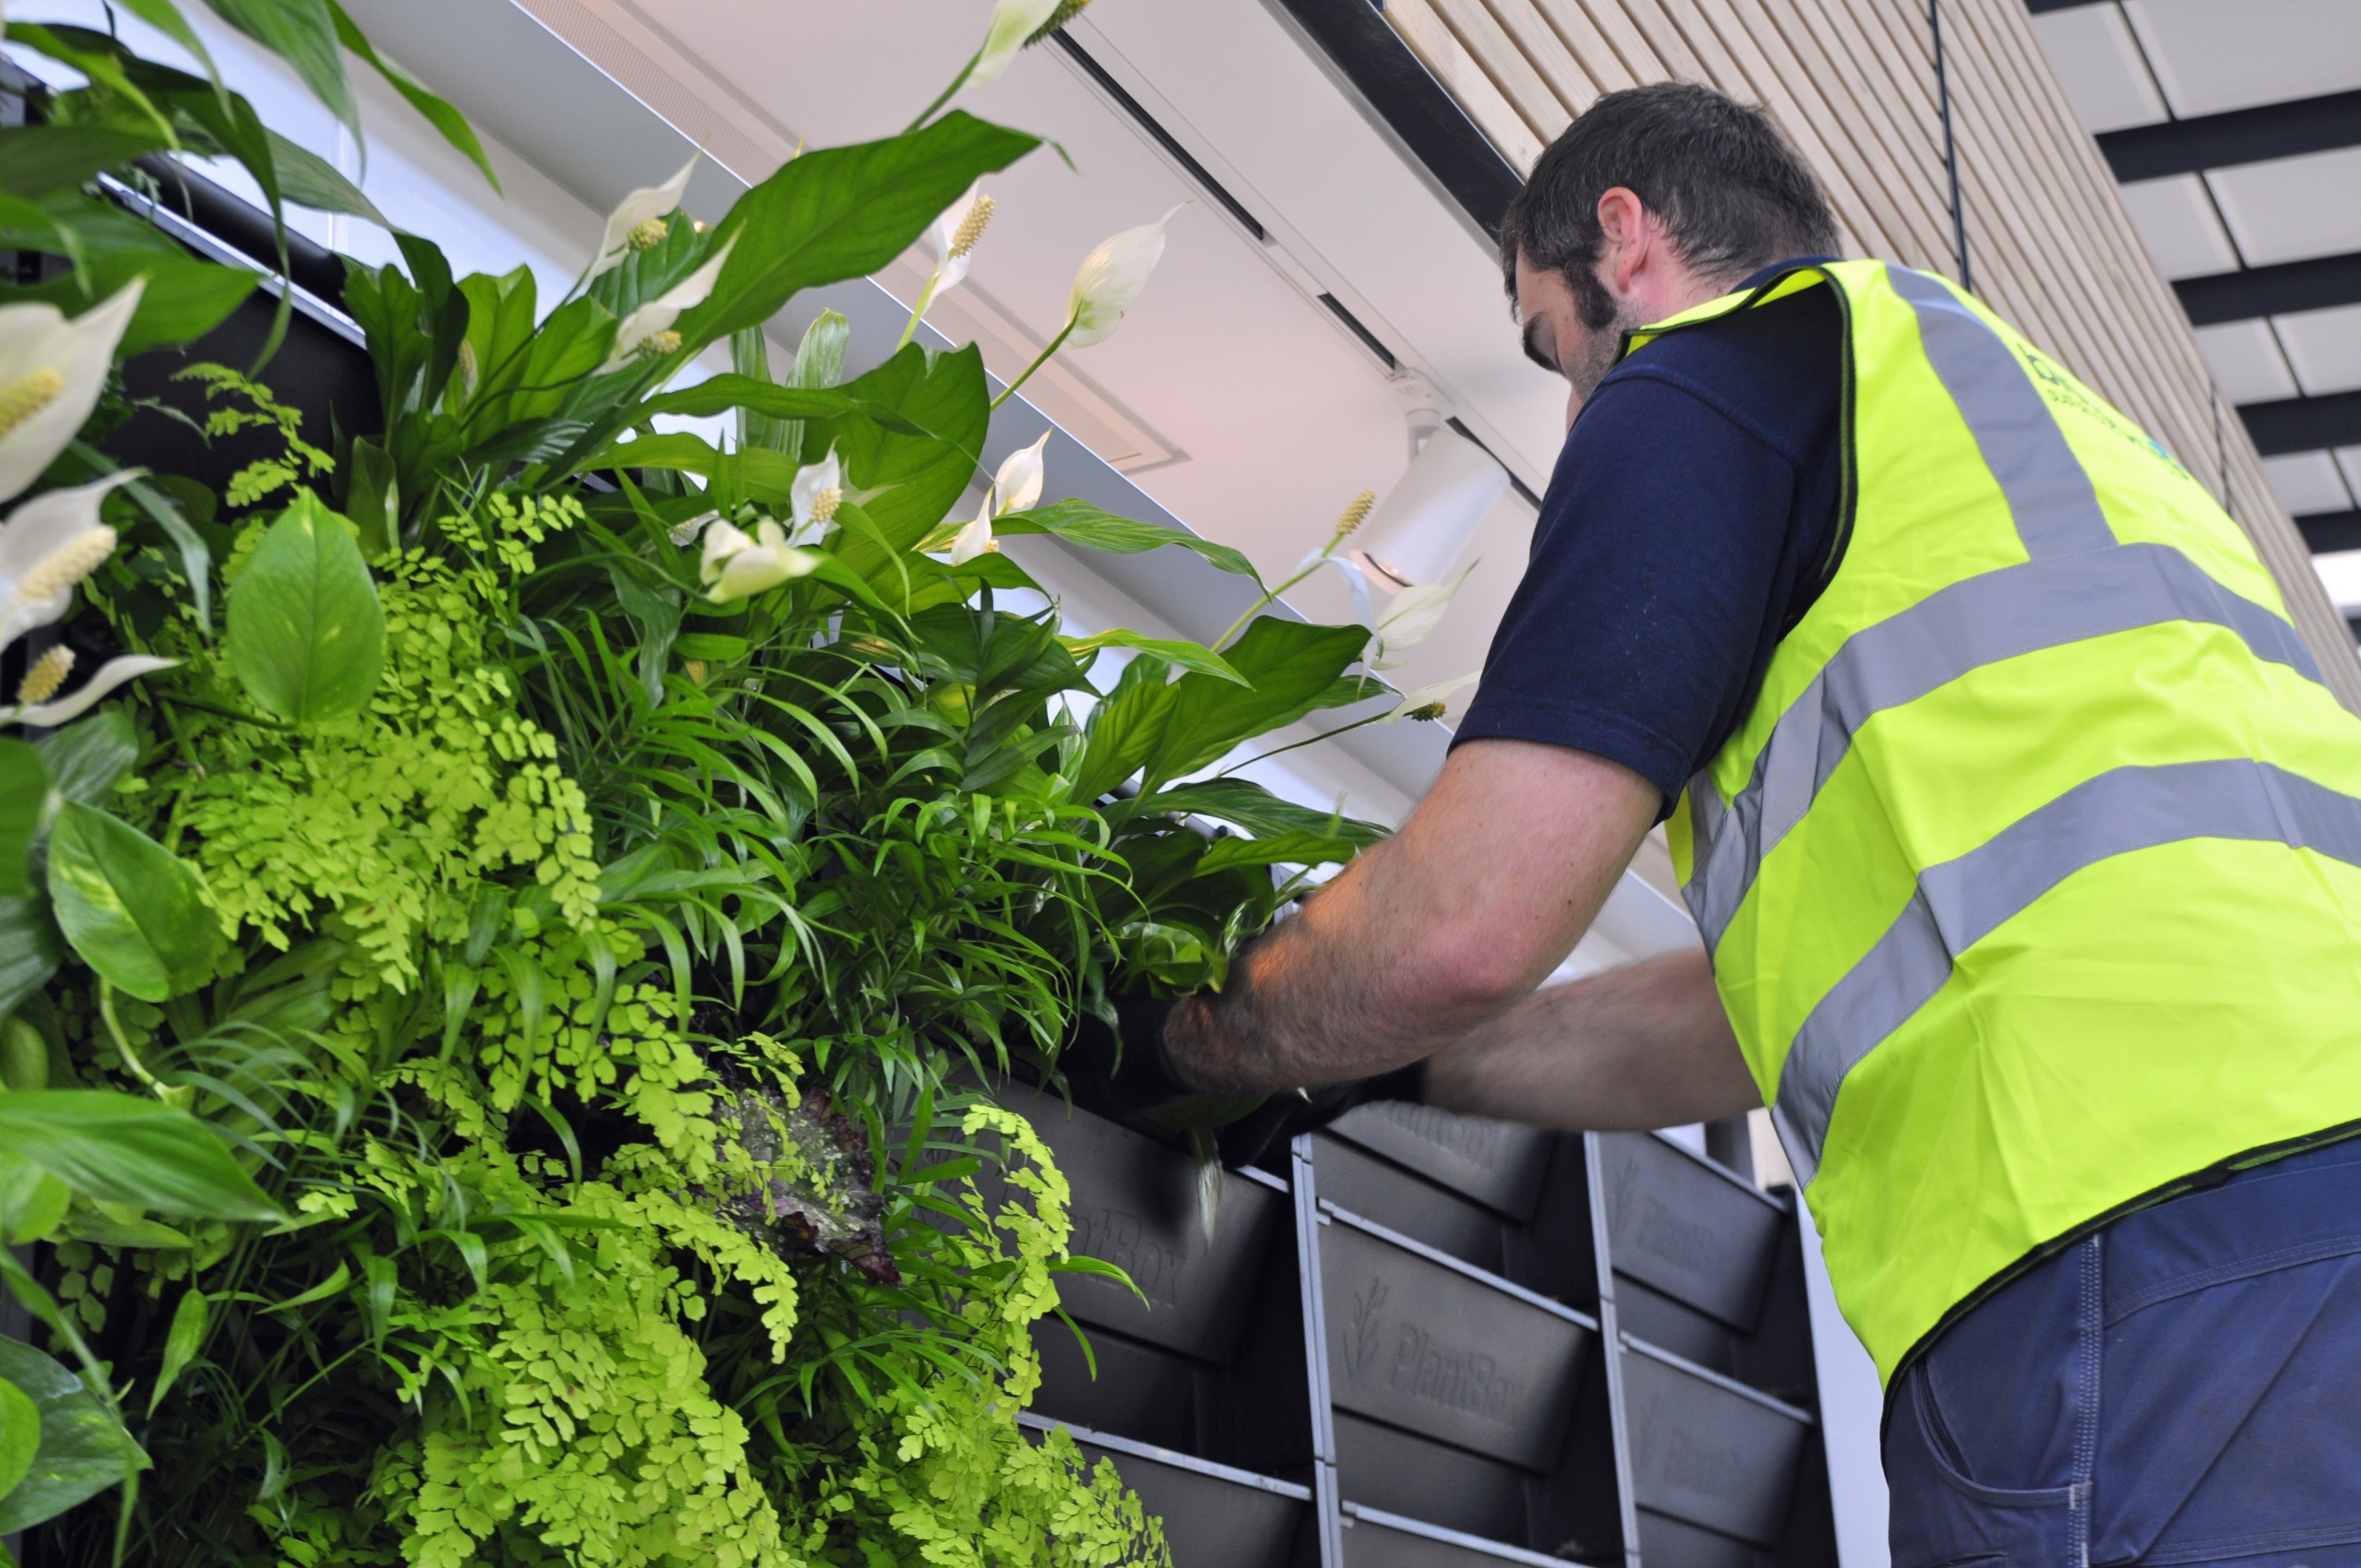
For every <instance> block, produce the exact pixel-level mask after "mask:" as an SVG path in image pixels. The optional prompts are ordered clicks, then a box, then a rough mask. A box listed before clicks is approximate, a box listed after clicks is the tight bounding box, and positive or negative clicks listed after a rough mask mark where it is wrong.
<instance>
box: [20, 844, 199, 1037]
mask: <svg viewBox="0 0 2361 1568" xmlns="http://www.w3.org/2000/svg"><path fill="white" fill-rule="evenodd" d="M49 896H50V899H51V902H52V904H53V906H54V908H55V909H56V911H57V923H58V926H59V927H60V929H62V930H63V931H64V932H65V939H66V941H68V942H70V943H72V944H73V945H74V951H75V952H76V953H77V954H79V955H80V956H81V958H82V961H83V962H84V963H86V964H88V965H89V966H90V968H94V969H96V970H98V972H99V973H100V974H101V976H103V977H105V979H106V980H108V981H109V982H110V983H111V984H113V985H114V986H115V987H116V988H117V989H119V990H122V991H125V992H129V993H130V994H132V995H134V996H136V997H137V998H139V999H140V1000H141V1001H142V1002H162V1001H164V1000H165V999H167V998H168V997H172V996H177V995H179V994H180V993H181V992H184V991H189V990H192V989H194V988H195V987H196V986H199V985H202V984H204V983H205V982H206V981H207V980H210V979H211V978H212V976H213V958H214V955H215V954H216V953H217V952H219V950H220V945H221V926H220V922H219V921H218V920H216V919H215V918H214V914H213V910H212V909H211V908H210V907H209V906H208V904H207V903H206V901H205V885H204V884H203V883H201V882H199V881H198V880H197V875H196V872H195V871H193V870H191V869H190V868H189V866H188V865H187V863H186V862H184V861H181V860H180V859H178V858H177V857H175V856H174V855H173V854H172V852H171V851H170V850H168V849H165V848H164V847H163V846H162V845H161V844H159V843H157V842H156V841H155V840H154V839H153V838H150V837H148V836H147V835H146V834H144V833H142V832H140V831H139V829H137V828H136V827H134V826H131V825H130V824H129V823H127V822H124V821H122V820H121V819H119V818H116V817H113V816H110V815H108V814H106V813H105V812H102V811H100V810H97V809H96V808H95V807H91V806H86V805H83V804H82V803H81V802H78V801H68V802H65V803H64V804H63V805H62V806H60V807H59V808H58V814H57V825H56V826H55V827H54V828H53V829H52V830H51V833H50V838H49Z"/></svg>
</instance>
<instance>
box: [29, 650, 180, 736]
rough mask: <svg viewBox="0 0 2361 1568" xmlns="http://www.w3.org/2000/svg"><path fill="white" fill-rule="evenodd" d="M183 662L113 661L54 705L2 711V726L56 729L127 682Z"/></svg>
mask: <svg viewBox="0 0 2361 1568" xmlns="http://www.w3.org/2000/svg"><path fill="white" fill-rule="evenodd" d="M179 662H180V660H179V659H158V658H156V657H155V656H154V655H153V654H146V653H134V654H126V655H125V656H124V657H123V658H121V659H108V660H107V661H106V662H105V663H104V664H101V665H100V666H99V672H98V673H97V674H95V675H93V676H91V677H90V678H89V680H88V681H85V682H83V683H82V684H81V685H80V686H78V687H77V688H75V689H74V690H73V691H71V692H68V693H66V694H65V695H64V696H62V697H60V698H58V699H57V700H56V701H55V702H37V703H32V704H30V705H28V706H26V707H10V708H0V724H38V725H41V726H42V727H44V728H54V727H56V726H57V725H60V724H64V723H67V722H69V721H70V720H73V719H79V718H81V717H82V715H83V714H84V713H85V712H87V711H89V707H90V705H91V704H93V703H95V702H97V701H98V700H99V699H100V698H101V697H102V696H104V695H107V694H108V693H109V692H111V691H113V690H114V689H115V688H116V687H117V686H120V685H122V684H123V683H125V681H129V680H134V679H136V678H137V677H138V676H141V675H146V674H149V673H152V672H153V671H158V670H170V669H171V668H172V666H173V665H175V664H178V663H179Z"/></svg>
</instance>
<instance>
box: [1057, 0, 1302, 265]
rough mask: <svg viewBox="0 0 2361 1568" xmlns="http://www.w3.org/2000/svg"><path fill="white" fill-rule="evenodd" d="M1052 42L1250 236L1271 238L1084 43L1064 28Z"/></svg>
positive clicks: (1261, 224)
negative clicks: (1077, 40)
mask: <svg viewBox="0 0 2361 1568" xmlns="http://www.w3.org/2000/svg"><path fill="white" fill-rule="evenodd" d="M1050 42H1053V43H1055V44H1056V45H1057V46H1058V47H1059V48H1061V49H1062V50H1064V51H1065V52H1066V53H1067V54H1068V55H1069V56H1071V57H1072V58H1073V60H1074V64H1075V65H1080V66H1081V67H1082V68H1083V70H1084V71H1085V72H1086V73H1087V74H1088V76H1089V77H1090V79H1091V80H1092V81H1095V82H1097V84H1098V86H1099V88H1100V89H1101V90H1103V91H1104V92H1105V93H1106V94H1107V96H1108V97H1109V98H1111V99H1113V100H1114V101H1115V102H1116V104H1117V105H1118V106H1119V107H1121V109H1122V111H1123V113H1126V114H1129V115H1130V116H1131V117H1132V118H1133V120H1134V121H1136V122H1137V123H1138V125H1139V127H1140V129H1142V130H1144V131H1145V132H1146V133H1147V134H1148V135H1149V136H1151V137H1155V138H1156V144H1157V146H1158V147H1160V148H1164V150H1165V151H1167V152H1169V153H1170V154H1171V155H1172V157H1173V159H1174V160H1175V161H1177V162H1178V163H1179V164H1180V165H1181V168H1183V169H1185V170H1187V171H1188V173H1189V177H1190V178H1191V179H1192V180H1194V181H1195V182H1196V183H1197V184H1198V185H1199V186H1200V187H1202V188H1203V189H1204V193H1205V194H1206V195H1207V196H1211V197H1213V198H1214V199H1215V200H1216V201H1217V202H1219V203H1221V204H1222V206H1223V207H1225V208H1228V211H1229V215H1230V216H1231V217H1232V218H1235V219H1237V220H1239V222H1240V223H1242V224H1244V225H1245V226H1246V232H1248V233H1250V234H1252V235H1253V236H1254V237H1255V238H1256V239H1257V240H1267V239H1269V238H1270V235H1269V234H1268V233H1266V232H1264V228H1263V222H1262V220H1260V219H1258V218H1256V217H1255V216H1254V215H1253V214H1252V212H1249V211H1247V210H1246V204H1245V203H1244V202H1242V201H1240V200H1239V199H1238V198H1237V197H1236V196H1232V195H1230V194H1229V191H1228V188H1227V187H1225V186H1224V185H1223V184H1222V183H1221V182H1220V181H1219V180H1216V179H1215V178H1214V176H1213V172H1212V171H1211V170H1209V169H1207V168H1206V167H1205V166H1204V164H1202V163H1200V162H1198V161H1197V160H1196V158H1195V156H1194V155H1193V154H1192V153H1191V152H1190V151H1189V149H1188V148H1185V147H1182V146H1181V143H1180V140H1179V138H1177V137H1174V136H1173V134H1172V133H1171V132H1170V131H1168V130H1166V129H1165V128H1164V127H1163V125H1160V124H1158V123H1157V118H1156V116H1155V115H1153V114H1151V113H1148V112H1147V109H1146V106H1145V105H1144V104H1142V103H1141V102H1140V101H1139V100H1138V99H1136V98H1133V96H1132V95H1131V94H1130V93H1129V92H1126V91H1125V90H1124V89H1123V84H1122V83H1121V82H1119V81H1117V80H1116V79H1115V78H1114V77H1112V76H1110V75H1109V74H1108V71H1107V67H1106V66H1104V65H1100V64H1099V63H1098V62H1097V61H1096V60H1094V59H1092V58H1091V57H1090V53H1089V51H1087V50H1086V49H1084V48H1083V46H1082V45H1081V44H1079V43H1077V42H1074V36H1073V35H1072V34H1071V33H1068V32H1067V31H1066V30H1064V29H1063V28H1060V29H1059V30H1057V31H1056V32H1054V33H1051V34H1050Z"/></svg>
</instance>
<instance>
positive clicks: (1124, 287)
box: [1066, 201, 1189, 349]
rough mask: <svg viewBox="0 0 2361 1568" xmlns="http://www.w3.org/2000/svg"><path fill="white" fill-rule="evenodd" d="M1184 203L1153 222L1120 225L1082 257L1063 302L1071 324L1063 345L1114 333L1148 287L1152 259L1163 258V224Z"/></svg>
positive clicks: (1154, 261) (1081, 346) (1082, 345)
mask: <svg viewBox="0 0 2361 1568" xmlns="http://www.w3.org/2000/svg"><path fill="white" fill-rule="evenodd" d="M1188 205H1189V204H1188V203H1187V202H1185V201H1184V202H1182V203H1181V204H1180V206H1179V207H1175V208H1173V209H1172V211H1170V212H1168V213H1166V214H1165V215H1164V216H1163V217H1161V218H1159V219H1157V220H1156V221H1155V222H1153V223H1149V224H1145V225H1143V226H1142V227H1140V228H1137V229H1126V230H1124V231H1123V232H1121V233H1120V234H1116V235H1114V236H1112V237H1110V238H1109V239H1108V240H1106V241H1105V242H1104V243H1102V244H1100V245H1099V247H1098V248H1097V250H1095V251H1092V252H1091V253H1090V254H1089V255H1087V256H1085V257H1084V258H1083V263H1082V269H1081V270H1080V271H1078V272H1076V273H1075V274H1074V292H1073V293H1072V294H1071V295H1070V296H1069V297H1068V298H1067V301H1066V319H1067V320H1069V321H1071V322H1072V323H1074V329H1073V330H1072V331H1071V332H1069V333H1068V334H1067V335H1066V347H1067V348H1069V349H1087V348H1088V347H1090V345H1092V344H1093V343H1103V342H1105V341H1106V340H1107V339H1109V338H1112V337H1113V336H1114V335H1115V328H1116V327H1121V325H1122V324H1123V313H1124V312H1125V311H1127V310H1130V309H1131V308H1132V305H1133V302H1134V301H1136V300H1137V299H1138V298H1139V297H1140V291H1141V290H1143V289H1145V288H1146V287H1147V280H1148V277H1149V275H1150V274H1152V273H1153V272H1155V270H1156V264H1157V262H1159V261H1161V260H1163V259H1164V231H1165V227H1166V226H1167V225H1168V224H1169V223H1170V222H1171V221H1172V220H1173V217H1174V215H1175V214H1177V213H1178V212H1179V211H1180V210H1181V208H1182V207H1186V206H1188Z"/></svg>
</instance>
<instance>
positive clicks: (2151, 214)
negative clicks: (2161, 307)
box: [2123, 174, 2238, 279]
mask: <svg viewBox="0 0 2361 1568" xmlns="http://www.w3.org/2000/svg"><path fill="white" fill-rule="evenodd" d="M2123 206H2124V209H2125V210H2126V211H2127V212H2129V213H2130V215H2131V226H2132V227H2133V228H2134V229H2136V230H2138V231H2139V232H2140V243H2141V244H2143V245H2145V246H2147V247H2148V259H2149V260H2150V261H2153V262H2154V263H2155V264H2156V270H2157V271H2158V272H2159V273H2161V274H2163V275H2164V276H2165V277H2166V278H2168V279H2169V278H2201V277H2203V276H2205V275H2206V274H2207V273H2209V272H2234V271H2236V269H2237V266H2238V253H2237V250H2236V247H2235V246H2233V245H2232V244H2230V236H2229V235H2228V234H2226V233H2225V232H2223V231H2222V222H2221V220H2220V219H2218V218H2216V217H2214V215H2213V203H2212V202H2210V201H2208V200H2207V199H2206V198H2205V184H2204V182H2203V181H2202V180H2201V179H2200V178H2199V177H2198V176H2197V175H2195V174H2175V175H2173V176H2172V177H2171V178H2170V179H2165V180H2142V181H2140V182H2138V183H2137V184H2129V185H2126V186H2124V187H2123Z"/></svg>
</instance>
